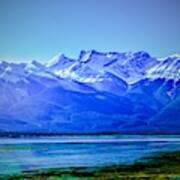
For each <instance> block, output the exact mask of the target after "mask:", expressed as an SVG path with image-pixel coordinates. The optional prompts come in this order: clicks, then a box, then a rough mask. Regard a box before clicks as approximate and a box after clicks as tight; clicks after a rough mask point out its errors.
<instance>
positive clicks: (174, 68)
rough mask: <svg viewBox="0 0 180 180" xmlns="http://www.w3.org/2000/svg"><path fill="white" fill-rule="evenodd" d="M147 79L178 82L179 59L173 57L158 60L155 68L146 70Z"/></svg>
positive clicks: (179, 73)
mask: <svg viewBox="0 0 180 180" xmlns="http://www.w3.org/2000/svg"><path fill="white" fill-rule="evenodd" d="M147 77H149V78H152V79H156V78H165V79H167V80H168V79H173V80H174V81H178V80H180V57H179V56H177V55H175V56H170V57H168V58H164V59H161V60H159V61H158V63H157V64H156V65H155V66H153V67H152V68H150V69H149V70H148V73H147Z"/></svg>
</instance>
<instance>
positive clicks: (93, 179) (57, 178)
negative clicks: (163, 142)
mask: <svg viewBox="0 0 180 180" xmlns="http://www.w3.org/2000/svg"><path fill="white" fill-rule="evenodd" d="M2 179H3V180H26V179H27V180H28V179H30V180H118V179H120V180H136V179H138V180H168V179H172V180H180V152H171V153H161V154H158V155H155V156H153V157H148V158H145V159H141V160H140V161H138V162H136V163H134V164H133V165H123V166H111V167H104V168H96V169H86V168H70V169H66V170H65V169H64V170H63V169H49V170H41V171H35V172H23V173H22V174H19V175H13V176H6V177H2Z"/></svg>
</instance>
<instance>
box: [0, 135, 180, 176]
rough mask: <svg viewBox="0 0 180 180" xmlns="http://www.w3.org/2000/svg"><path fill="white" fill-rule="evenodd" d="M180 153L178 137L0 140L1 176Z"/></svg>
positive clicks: (83, 137)
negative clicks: (159, 154)
mask: <svg viewBox="0 0 180 180" xmlns="http://www.w3.org/2000/svg"><path fill="white" fill-rule="evenodd" d="M177 150H179V151H180V136H59V137H36V138H12V139H10V138H1V139H0V174H11V173H18V172H21V171H30V170H37V169H44V168H69V167H97V166H98V167H103V166H110V165H121V164H131V163H133V162H135V161H137V160H139V159H140V158H142V157H145V156H150V155H152V154H154V153H158V152H169V151H177Z"/></svg>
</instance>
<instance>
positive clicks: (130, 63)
mask: <svg viewBox="0 0 180 180" xmlns="http://www.w3.org/2000/svg"><path fill="white" fill-rule="evenodd" d="M179 95H180V57H179V56H178V55H174V56H169V57H167V58H164V59H158V58H155V57H151V56H150V55H149V54H148V53H147V52H144V51H139V52H135V53H132V52H128V53H118V52H108V53H100V52H97V51H95V50H91V51H81V53H80V56H79V58H78V59H70V58H67V57H66V56H65V55H62V54H61V55H58V56H56V57H55V58H53V61H50V63H44V64H43V63H39V62H38V61H35V60H34V61H32V62H29V63H9V62H5V61H1V62H0V131H2V132H4V131H13V132H24V131H26V132H29V133H30V132H37V133H38V132H39V133H46V132H49V133H52V132H55V133H99V132H107V133H109V132H118V133H133V132H139V133H153V132H155V133H173V132H174V133H177V132H179V133H180V129H179V127H180V117H179V114H178V111H180V108H179V107H177V105H178V104H179V100H178V99H179ZM167 111H170V113H168V112H167ZM172 114H176V115H174V116H173V121H175V124H176V125H175V124H173V123H168V119H171V116H172ZM165 116H167V117H166V118H165ZM163 119H166V120H163Z"/></svg>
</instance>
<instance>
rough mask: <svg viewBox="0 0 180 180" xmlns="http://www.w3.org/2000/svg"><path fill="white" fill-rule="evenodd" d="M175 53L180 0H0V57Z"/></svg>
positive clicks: (179, 45) (179, 35) (178, 46)
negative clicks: (93, 52)
mask: <svg viewBox="0 0 180 180" xmlns="http://www.w3.org/2000/svg"><path fill="white" fill-rule="evenodd" d="M82 49H85V50H89V49H96V50H98V51H119V52H124V51H138V50H145V51H148V52H149V53H151V54H152V55H153V56H158V57H162V56H167V55H170V54H173V53H180V0H0V59H1V60H2V59H4V60H14V61H18V60H19V61H21V60H23V61H26V60H31V59H37V60H44V61H47V60H48V59H49V58H51V57H52V56H54V55H56V54H57V53H59V52H63V53H64V54H66V55H67V56H70V57H77V56H78V55H79V52H80V50H82Z"/></svg>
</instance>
